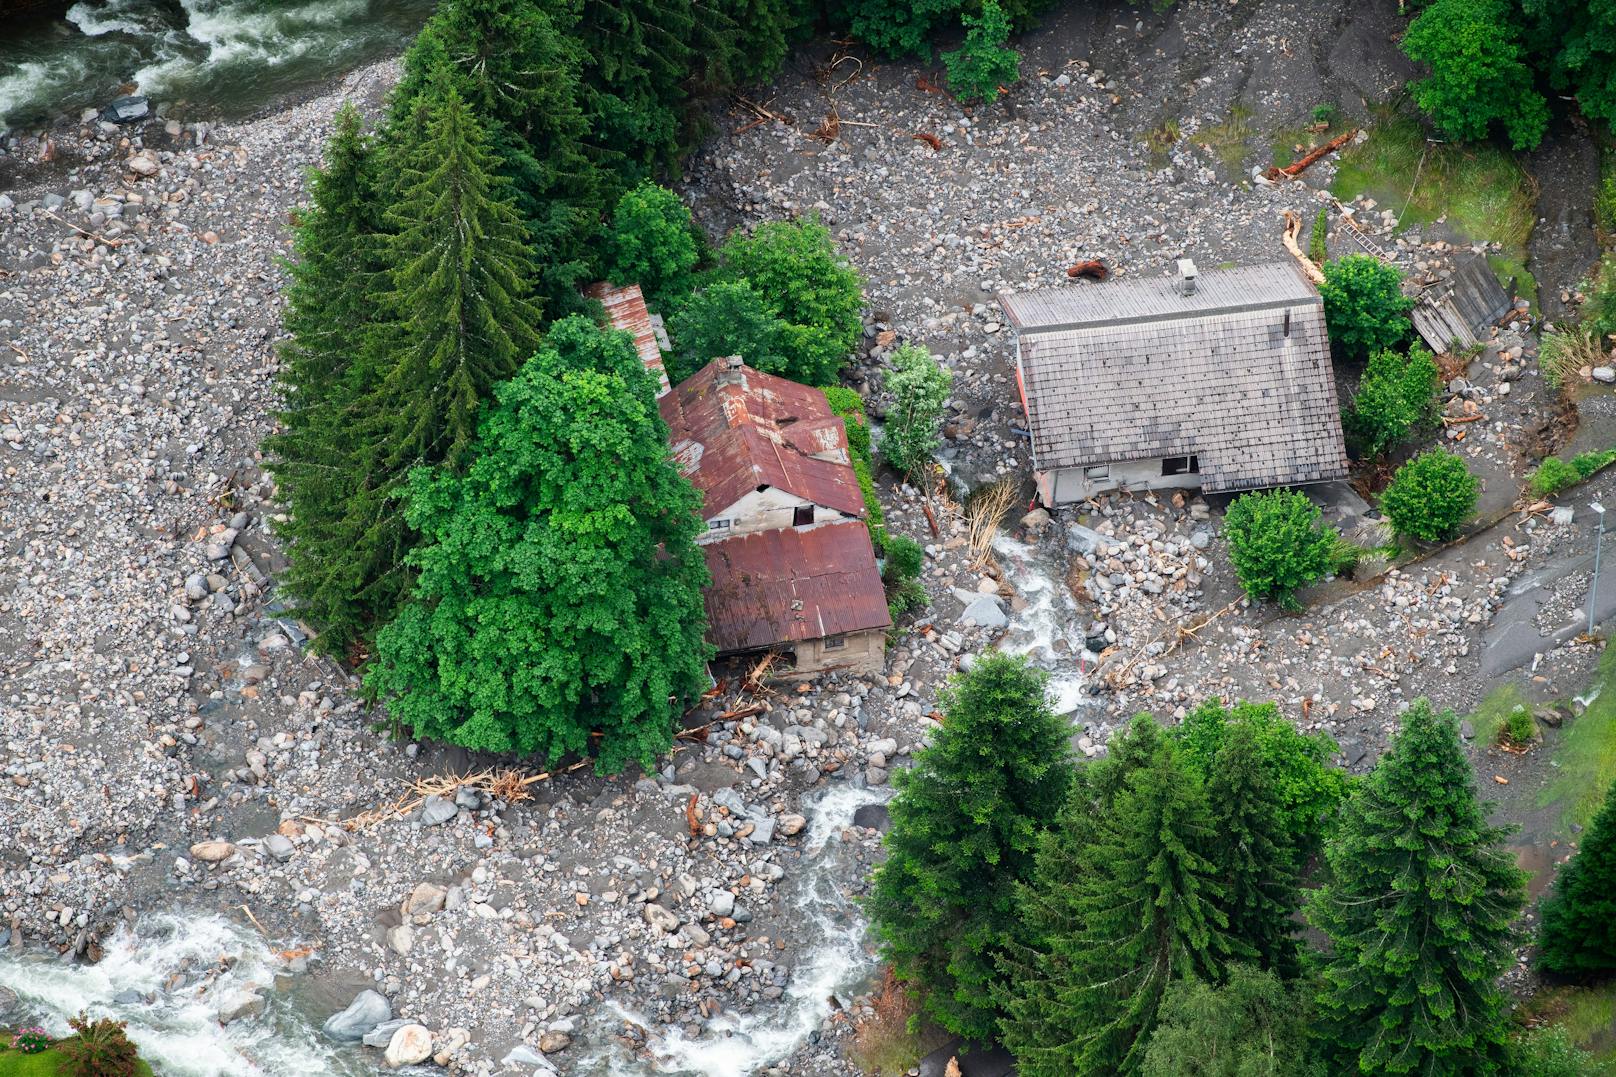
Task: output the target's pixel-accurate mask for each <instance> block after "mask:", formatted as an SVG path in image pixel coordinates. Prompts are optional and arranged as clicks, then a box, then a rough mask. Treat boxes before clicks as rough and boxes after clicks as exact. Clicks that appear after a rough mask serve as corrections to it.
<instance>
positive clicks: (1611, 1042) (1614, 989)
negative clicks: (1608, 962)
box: [1526, 983, 1616, 1072]
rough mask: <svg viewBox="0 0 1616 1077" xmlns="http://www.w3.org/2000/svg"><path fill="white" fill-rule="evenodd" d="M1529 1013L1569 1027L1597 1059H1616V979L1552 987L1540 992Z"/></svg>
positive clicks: (1575, 1039) (1576, 1040) (1573, 1036)
mask: <svg viewBox="0 0 1616 1077" xmlns="http://www.w3.org/2000/svg"><path fill="white" fill-rule="evenodd" d="M1526 1013H1527V1016H1528V1017H1535V1018H1542V1019H1544V1020H1547V1021H1550V1022H1552V1023H1553V1024H1556V1025H1559V1026H1560V1027H1561V1028H1563V1029H1565V1030H1566V1034H1567V1035H1568V1036H1570V1037H1571V1042H1572V1043H1574V1044H1576V1045H1577V1046H1578V1047H1580V1048H1582V1049H1583V1050H1584V1051H1588V1052H1589V1053H1591V1054H1592V1055H1593V1056H1594V1060H1595V1061H1596V1062H1601V1063H1608V1062H1613V1061H1616V983H1606V984H1598V985H1596V986H1593V987H1553V988H1548V989H1546V990H1543V991H1540V992H1538V994H1537V995H1536V997H1534V998H1533V999H1532V1001H1531V1002H1530V1003H1529V1004H1528V1006H1527V1008H1526ZM1600 1072H1605V1071H1603V1070H1601V1071H1600Z"/></svg>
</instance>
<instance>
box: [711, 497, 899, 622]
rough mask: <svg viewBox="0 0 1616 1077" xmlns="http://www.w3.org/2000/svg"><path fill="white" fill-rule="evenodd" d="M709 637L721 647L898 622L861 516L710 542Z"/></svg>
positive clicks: (757, 532)
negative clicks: (891, 607)
mask: <svg viewBox="0 0 1616 1077" xmlns="http://www.w3.org/2000/svg"><path fill="white" fill-rule="evenodd" d="M701 549H702V553H703V554H704V555H705V556H706V558H707V570H708V571H709V572H710V573H711V574H712V577H713V582H712V586H710V587H709V588H707V592H706V599H707V639H708V642H710V643H712V645H713V646H714V647H716V648H717V649H718V650H719V652H720V653H729V652H733V651H750V650H756V649H758V648H762V647H772V646H774V645H775V644H778V643H796V642H800V641H802V640H809V639H821V638H823V637H825V636H841V635H846V634H847V633H849V632H862V631H865V630H868V629H885V628H889V627H891V625H892V618H891V616H890V615H889V614H888V612H887V600H886V589H885V588H884V587H883V586H882V584H881V573H880V571H879V570H878V569H877V568H876V566H875V553H874V551H872V550H871V548H870V535H869V532H868V531H867V530H865V527H864V524H863V523H862V522H861V521H859V520H844V521H842V522H841V523H833V524H822V525H820V526H818V527H809V528H777V529H774V530H771V531H756V532H753V533H752V534H750V535H737V536H736V537H734V538H728V539H724V540H722V541H721V542H712V543H708V544H707V545H706V546H703V547H702V548H701Z"/></svg>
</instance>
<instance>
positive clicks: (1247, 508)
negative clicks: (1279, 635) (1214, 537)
mask: <svg viewBox="0 0 1616 1077" xmlns="http://www.w3.org/2000/svg"><path fill="white" fill-rule="evenodd" d="M1320 519H1321V513H1320V512H1319V509H1318V506H1317V505H1314V504H1313V502H1311V501H1309V500H1308V499H1307V495H1306V494H1304V493H1301V492H1300V491H1297V490H1272V491H1266V492H1264V491H1255V492H1252V493H1248V494H1241V495H1240V496H1239V497H1237V498H1235V499H1234V500H1233V501H1231V502H1230V503H1229V511H1228V512H1227V513H1226V514H1225V516H1224V519H1223V535H1224V538H1225V539H1226V540H1227V541H1228V543H1229V560H1230V561H1232V562H1234V572H1235V575H1236V576H1237V577H1238V578H1239V580H1240V586H1241V587H1242V588H1244V589H1245V592H1246V594H1247V595H1249V596H1251V597H1252V598H1253V599H1265V598H1271V599H1273V600H1274V601H1275V602H1277V603H1279V606H1280V608H1281V609H1287V610H1298V609H1301V608H1302V607H1301V604H1300V603H1299V602H1297V601H1296V591H1297V589H1298V588H1300V587H1305V586H1307V585H1308V584H1310V583H1312V582H1313V581H1314V580H1316V579H1318V578H1319V577H1320V576H1323V575H1324V574H1325V573H1326V572H1328V571H1329V570H1330V567H1331V565H1332V563H1333V562H1332V550H1333V549H1334V547H1335V540H1336V532H1335V529H1334V528H1330V527H1323V526H1321V525H1320Z"/></svg>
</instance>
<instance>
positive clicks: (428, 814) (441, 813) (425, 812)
mask: <svg viewBox="0 0 1616 1077" xmlns="http://www.w3.org/2000/svg"><path fill="white" fill-rule="evenodd" d="M459 812H460V809H459V808H457V807H455V802H454V801H452V800H445V799H443V798H442V797H440V796H437V795H436V794H434V795H432V796H429V797H427V798H426V803H425V804H422V805H421V825H422V826H437V825H438V824H440V823H447V822H448V821H449V820H450V819H453V818H454V817H455V816H456V815H457V814H459Z"/></svg>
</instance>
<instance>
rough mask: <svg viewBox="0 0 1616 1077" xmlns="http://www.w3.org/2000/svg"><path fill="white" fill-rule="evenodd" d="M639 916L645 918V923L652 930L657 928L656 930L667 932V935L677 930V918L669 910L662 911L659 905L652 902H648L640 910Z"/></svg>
mask: <svg viewBox="0 0 1616 1077" xmlns="http://www.w3.org/2000/svg"><path fill="white" fill-rule="evenodd" d="M640 915H641V916H643V917H644V918H645V922H646V923H648V924H650V925H651V926H652V927H654V928H657V929H658V930H661V931H665V932H668V933H669V934H672V933H673V932H675V931H678V930H679V917H678V916H677V915H676V914H674V913H673V912H671V911H670V910H668V909H664V908H663V907H662V906H661V905H658V904H657V903H656V902H654V901H653V902H648V903H647V904H646V905H645V907H644V908H642V909H641V910H640Z"/></svg>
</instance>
